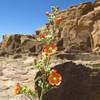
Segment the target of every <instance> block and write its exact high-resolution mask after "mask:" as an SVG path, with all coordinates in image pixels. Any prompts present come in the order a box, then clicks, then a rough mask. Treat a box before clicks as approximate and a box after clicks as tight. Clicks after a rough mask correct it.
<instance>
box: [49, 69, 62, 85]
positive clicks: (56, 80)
mask: <svg viewBox="0 0 100 100" xmlns="http://www.w3.org/2000/svg"><path fill="white" fill-rule="evenodd" d="M61 81H62V77H61V75H60V74H59V73H57V71H56V70H54V69H53V70H51V71H50V74H49V76H48V82H49V84H51V85H56V86H58V85H60V84H61Z"/></svg>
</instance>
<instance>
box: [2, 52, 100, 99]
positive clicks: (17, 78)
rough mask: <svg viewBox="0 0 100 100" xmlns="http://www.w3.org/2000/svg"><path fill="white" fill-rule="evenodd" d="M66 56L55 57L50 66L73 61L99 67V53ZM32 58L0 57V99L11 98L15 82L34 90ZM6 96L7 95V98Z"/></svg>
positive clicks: (34, 72) (34, 70)
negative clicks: (72, 56) (61, 57)
mask: <svg viewBox="0 0 100 100" xmlns="http://www.w3.org/2000/svg"><path fill="white" fill-rule="evenodd" d="M71 55H73V54H66V57H67V58H68V57H69V56H70V57H71ZM60 56H61V55H60ZM67 58H63V59H60V58H57V59H55V60H53V63H52V66H53V65H54V64H57V63H63V62H69V61H73V62H75V63H77V64H80V63H81V64H84V65H86V66H87V67H91V68H96V69H97V68H98V69H99V68H100V54H99V53H95V54H93V53H82V54H76V55H75V54H74V58H73V59H72V60H71V59H69V58H68V59H69V60H68V59H67ZM34 59H36V57H31V56H25V55H23V56H22V57H21V58H17V59H14V57H13V56H9V57H0V100H10V99H11V98H13V97H12V90H13V86H14V84H15V83H16V82H19V83H21V84H24V85H27V86H29V87H30V88H31V89H33V90H34V82H33V80H34V77H35V74H36V72H37V70H36V69H34ZM10 96H11V97H10ZM7 97H9V99H8V98H7ZM11 100H12V99H11ZM13 100H15V99H13ZM18 100H21V99H18ZM27 100H28V99H27Z"/></svg>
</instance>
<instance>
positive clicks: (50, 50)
mask: <svg viewBox="0 0 100 100" xmlns="http://www.w3.org/2000/svg"><path fill="white" fill-rule="evenodd" d="M56 51H57V46H56V45H55V44H50V45H48V44H47V45H45V46H44V48H43V52H42V53H43V54H45V55H52V54H54V53H55V52H56Z"/></svg>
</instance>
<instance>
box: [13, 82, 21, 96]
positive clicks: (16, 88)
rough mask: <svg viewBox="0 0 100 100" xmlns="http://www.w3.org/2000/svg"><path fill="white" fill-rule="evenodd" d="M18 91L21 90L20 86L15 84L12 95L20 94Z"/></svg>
mask: <svg viewBox="0 0 100 100" xmlns="http://www.w3.org/2000/svg"><path fill="white" fill-rule="evenodd" d="M20 90H21V86H20V84H19V83H16V85H15V88H14V92H13V95H17V94H19V93H20Z"/></svg>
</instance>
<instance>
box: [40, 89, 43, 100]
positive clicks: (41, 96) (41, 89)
mask: <svg viewBox="0 0 100 100" xmlns="http://www.w3.org/2000/svg"><path fill="white" fill-rule="evenodd" d="M42 97H43V88H41V95H40V98H39V100H42Z"/></svg>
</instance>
